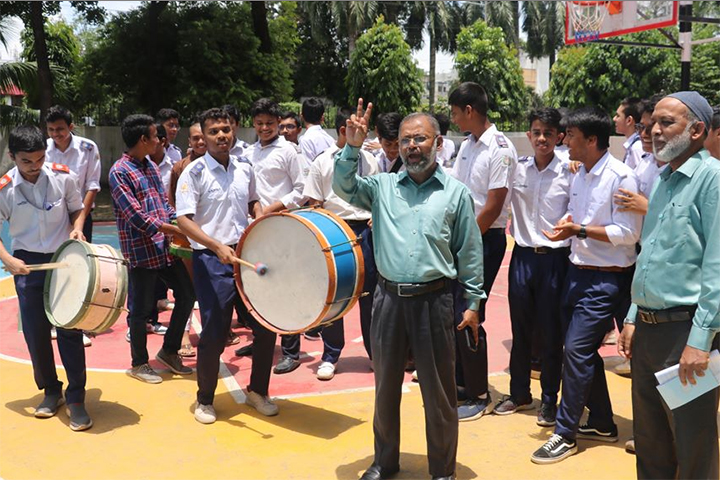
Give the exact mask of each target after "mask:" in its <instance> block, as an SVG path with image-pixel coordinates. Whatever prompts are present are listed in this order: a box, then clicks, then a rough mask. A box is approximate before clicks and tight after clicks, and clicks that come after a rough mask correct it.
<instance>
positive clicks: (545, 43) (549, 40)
mask: <svg viewBox="0 0 720 480" xmlns="http://www.w3.org/2000/svg"><path fill="white" fill-rule="evenodd" d="M522 9H523V15H524V17H525V19H524V20H523V25H522V28H523V31H524V32H525V33H527V44H526V46H525V50H526V51H527V54H528V56H529V57H530V58H531V59H536V58H542V57H549V60H550V68H551V69H552V66H553V64H554V63H555V53H556V52H557V51H558V49H560V47H562V46H563V43H564V41H565V39H564V30H565V8H564V7H563V2H523V7H522Z"/></svg>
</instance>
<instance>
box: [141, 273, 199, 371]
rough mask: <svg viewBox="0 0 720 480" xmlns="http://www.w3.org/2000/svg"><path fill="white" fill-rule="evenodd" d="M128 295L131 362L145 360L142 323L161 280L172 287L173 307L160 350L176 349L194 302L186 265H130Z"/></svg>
mask: <svg viewBox="0 0 720 480" xmlns="http://www.w3.org/2000/svg"><path fill="white" fill-rule="evenodd" d="M129 277H130V285H131V288H129V289H128V291H129V294H130V295H131V298H130V299H128V308H129V310H130V313H129V314H128V325H129V326H130V353H131V355H132V366H133V367H137V366H138V365H143V364H145V363H148V360H149V356H148V351H147V330H146V327H145V324H146V323H147V319H148V318H150V314H151V312H152V310H153V308H157V299H156V295H155V287H156V285H157V283H158V282H160V281H161V280H162V281H163V282H165V283H167V284H168V285H170V288H172V289H173V292H174V294H175V308H174V309H173V312H172V315H171V316H170V325H169V326H168V330H167V332H166V333H165V338H164V339H163V347H162V348H163V350H165V351H166V352H167V353H177V351H178V350H179V349H180V344H181V343H182V336H183V332H184V330H185V324H186V323H187V319H188V317H189V316H190V314H191V313H192V310H193V306H194V305H195V290H194V289H193V284H192V280H190V275H189V274H188V272H187V270H186V269H185V265H184V264H183V262H181V261H180V260H177V261H175V262H174V263H173V264H172V265H169V266H167V267H165V268H159V269H150V268H131V269H130V271H129Z"/></svg>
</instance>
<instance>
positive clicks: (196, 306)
mask: <svg viewBox="0 0 720 480" xmlns="http://www.w3.org/2000/svg"><path fill="white" fill-rule="evenodd" d="M193 310H200V304H199V303H198V302H197V301H195V305H193Z"/></svg>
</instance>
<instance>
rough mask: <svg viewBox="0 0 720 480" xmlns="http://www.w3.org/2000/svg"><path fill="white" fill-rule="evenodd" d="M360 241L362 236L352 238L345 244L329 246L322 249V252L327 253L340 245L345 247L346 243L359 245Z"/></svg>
mask: <svg viewBox="0 0 720 480" xmlns="http://www.w3.org/2000/svg"><path fill="white" fill-rule="evenodd" d="M360 240H362V235H358V236H357V237H355V238H352V239H350V240H348V241H347V242H340V243H336V244H335V245H330V246H329V247H325V248H323V249H322V251H323V252H329V251H330V250H332V249H333V248H335V247H339V246H340V245H346V244H348V243H360Z"/></svg>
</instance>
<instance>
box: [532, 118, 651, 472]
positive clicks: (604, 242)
mask: <svg viewBox="0 0 720 480" xmlns="http://www.w3.org/2000/svg"><path fill="white" fill-rule="evenodd" d="M611 131H612V121H611V120H610V117H609V116H608V114H607V113H605V112H604V111H602V110H600V109H599V108H597V107H587V108H581V109H579V110H575V111H574V112H572V113H570V115H568V117H567V132H566V136H565V143H566V144H567V146H568V152H569V154H570V160H574V161H578V162H581V163H582V166H581V167H580V170H579V171H578V173H577V174H576V175H575V177H574V178H573V181H572V185H571V186H570V201H569V203H568V213H567V215H565V216H564V217H563V218H561V219H560V221H559V222H558V223H557V224H556V225H555V227H554V228H553V231H551V232H549V231H543V234H544V235H545V236H546V237H547V238H548V239H550V240H552V241H561V240H565V239H568V238H570V239H571V242H570V267H569V269H568V273H567V275H566V277H565V285H564V287H563V293H562V298H563V303H562V306H561V311H560V314H561V321H562V326H563V332H564V334H565V344H564V347H565V352H564V358H563V373H562V396H561V400H560V407H559V408H558V413H557V417H556V423H555V431H554V433H553V435H552V436H551V437H550V439H549V440H548V441H547V442H545V444H544V445H543V446H542V447H540V448H539V449H537V450H536V451H535V452H534V453H533V454H532V456H531V460H532V462H534V463H538V464H550V463H556V462H560V461H562V460H564V459H565V458H567V457H569V456H570V455H573V454H574V453H576V452H577V441H576V439H577V438H581V439H585V440H594V441H601V442H617V440H618V430H617V426H616V425H615V422H614V420H613V411H612V405H611V403H610V395H609V393H608V388H607V382H606V380H605V370H604V363H603V359H602V357H601V356H600V354H599V353H598V349H599V348H600V346H601V343H602V340H603V337H604V336H605V333H606V331H607V325H608V323H609V322H610V321H611V320H612V318H613V315H615V312H617V311H618V309H620V308H621V305H625V307H624V308H629V306H630V281H631V280H632V274H633V266H634V264H635V260H636V258H637V254H636V253H635V243H637V240H638V237H639V236H640V229H641V227H642V217H640V216H639V215H635V214H634V213H630V212H622V211H620V209H619V206H618V205H616V204H615V203H614V202H613V194H615V193H616V192H617V191H618V189H620V188H624V189H625V190H628V191H630V192H637V178H636V177H635V174H634V173H633V171H632V169H631V168H630V167H628V166H627V165H625V164H624V163H622V162H620V161H619V160H617V159H616V158H614V157H613V156H612V155H610V153H609V152H608V147H609V145H610V133H611ZM586 406H587V407H588V410H589V411H590V414H589V416H588V419H587V422H586V423H585V424H582V425H581V424H580V419H581V417H582V416H583V413H584V410H585V407H586Z"/></svg>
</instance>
